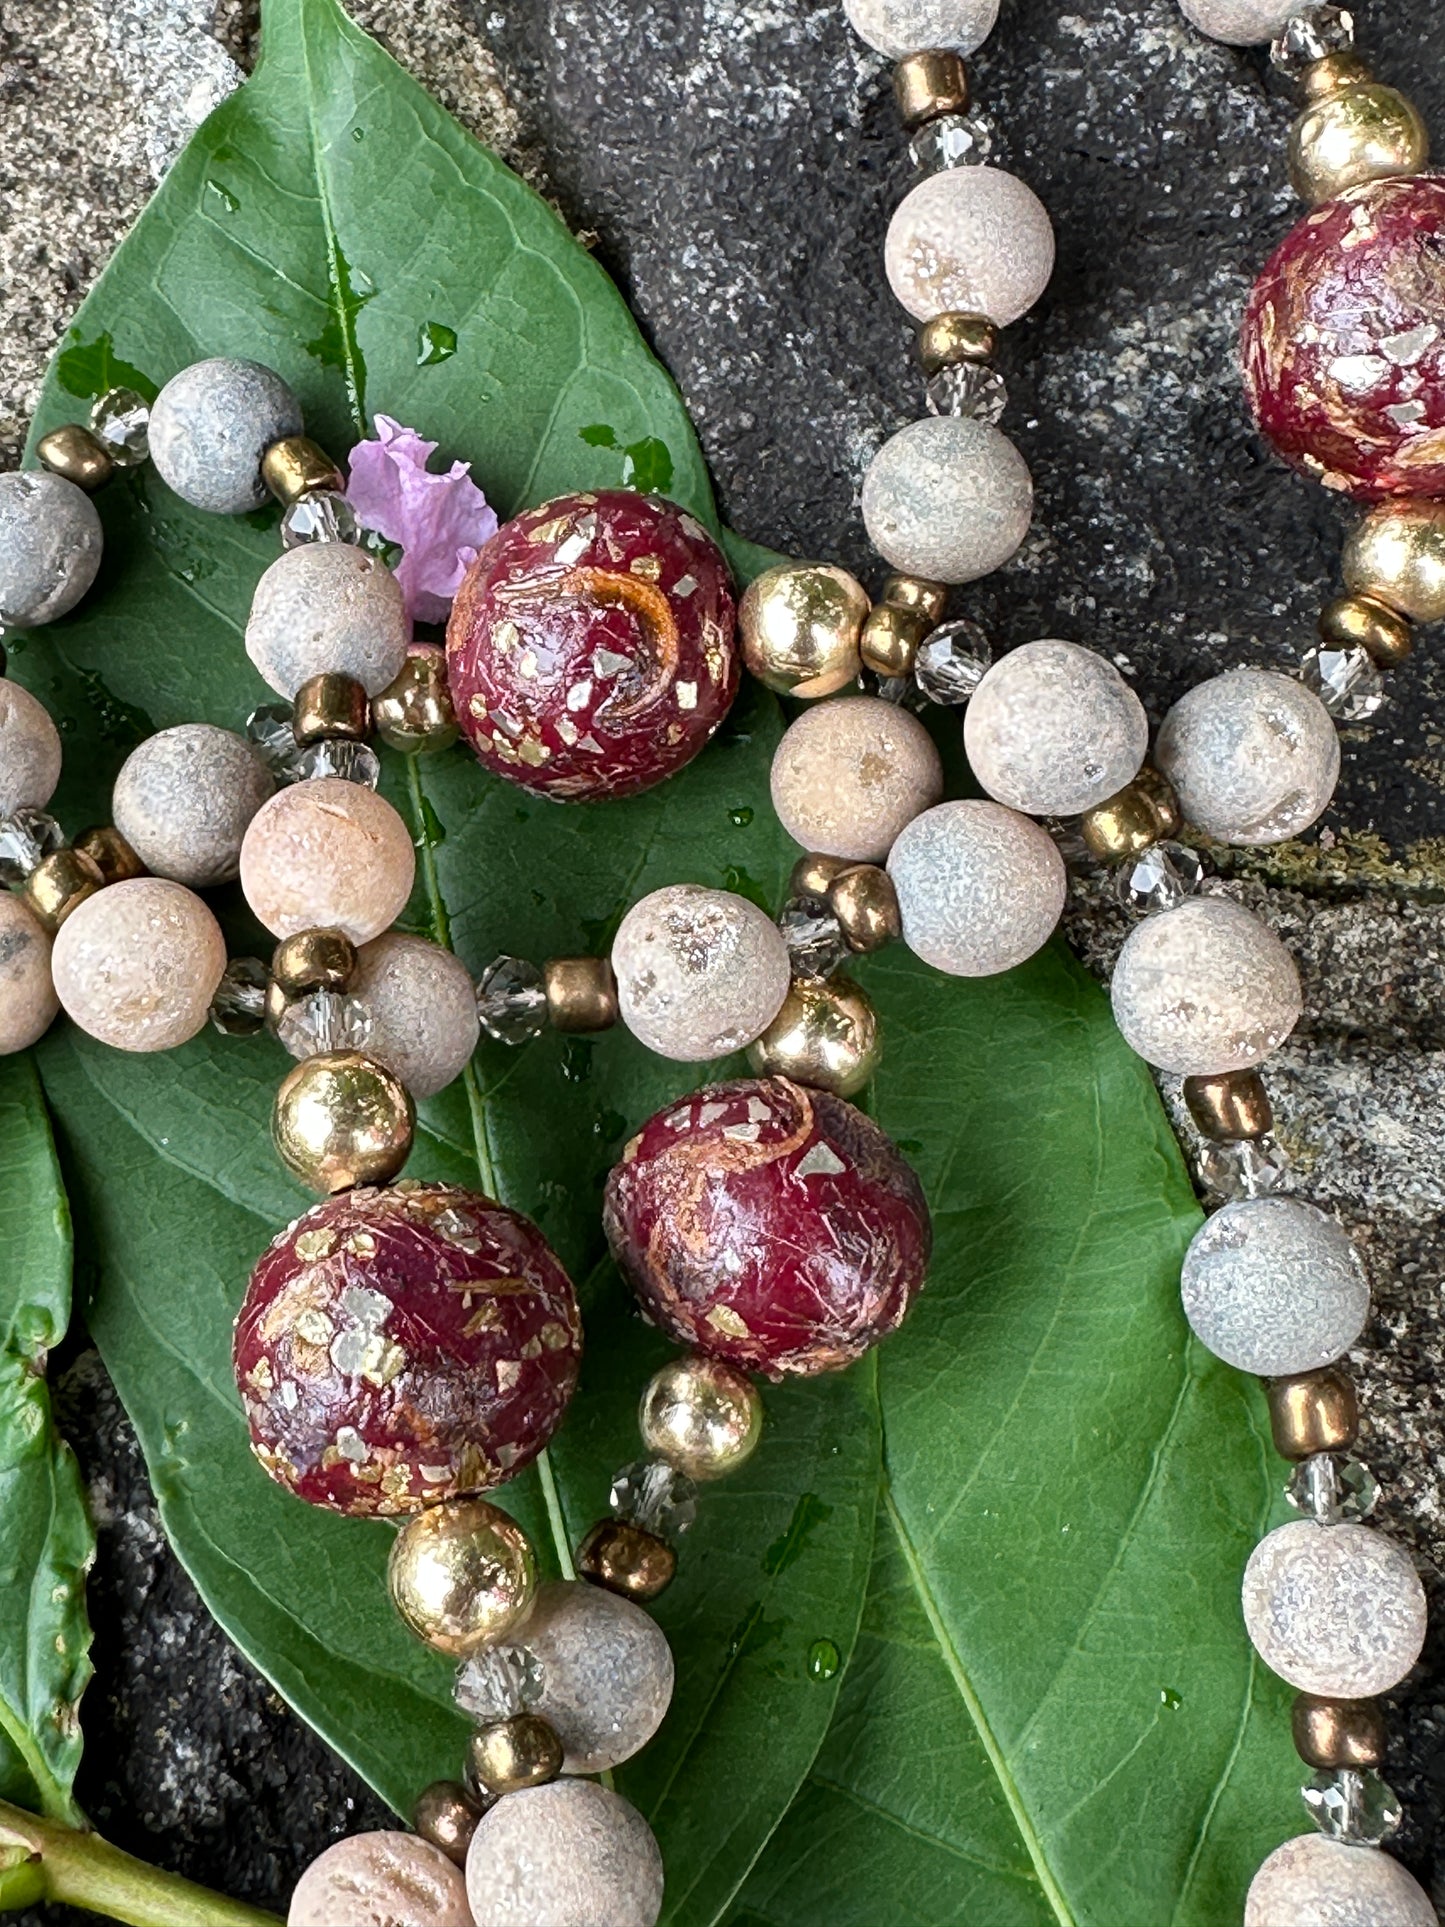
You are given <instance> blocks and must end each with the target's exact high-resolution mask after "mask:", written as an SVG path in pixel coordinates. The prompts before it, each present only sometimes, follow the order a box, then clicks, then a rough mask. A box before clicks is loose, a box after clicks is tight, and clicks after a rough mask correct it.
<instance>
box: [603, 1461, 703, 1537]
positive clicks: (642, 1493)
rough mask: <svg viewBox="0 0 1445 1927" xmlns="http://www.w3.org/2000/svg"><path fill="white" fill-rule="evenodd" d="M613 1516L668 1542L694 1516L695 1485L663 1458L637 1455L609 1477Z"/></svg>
mask: <svg viewBox="0 0 1445 1927" xmlns="http://www.w3.org/2000/svg"><path fill="white" fill-rule="evenodd" d="M611 1505H612V1511H613V1514H614V1516H615V1517H617V1518H619V1519H624V1520H626V1521H627V1523H628V1524H629V1525H634V1526H641V1527H642V1530H643V1531H644V1532H651V1533H653V1534H655V1536H656V1537H657V1538H659V1539H663V1540H666V1541H667V1542H668V1543H671V1541H672V1540H674V1539H678V1538H680V1537H681V1536H682V1534H683V1533H685V1532H688V1531H690V1530H691V1528H692V1526H693V1524H694V1522H695V1521H696V1519H697V1487H696V1485H695V1484H694V1483H693V1481H692V1480H691V1479H690V1478H688V1476H687V1474H686V1473H684V1472H679V1471H678V1470H677V1468H676V1467H675V1466H671V1465H669V1464H668V1462H667V1460H666V1459H636V1460H634V1461H633V1463H632V1464H631V1465H624V1466H623V1468H622V1470H621V1471H620V1472H619V1473H618V1474H617V1476H616V1477H615V1478H614V1479H613V1481H612V1492H611Z"/></svg>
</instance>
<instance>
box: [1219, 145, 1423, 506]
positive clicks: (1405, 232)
mask: <svg viewBox="0 0 1445 1927" xmlns="http://www.w3.org/2000/svg"><path fill="white" fill-rule="evenodd" d="M1241 353H1242V356H1243V361H1244V380H1245V387H1246V390H1247V392H1248V395H1249V400H1250V406H1251V407H1252V408H1253V410H1254V416H1255V420H1256V421H1257V422H1258V423H1259V426H1260V428H1261V429H1262V430H1263V432H1264V433H1265V434H1266V435H1267V436H1268V437H1269V439H1270V441H1272V442H1273V443H1274V445H1275V447H1276V448H1277V449H1278V450H1279V452H1280V453H1281V455H1283V456H1284V457H1285V459H1286V460H1287V461H1290V462H1293V463H1294V465H1295V467H1296V468H1301V469H1304V470H1305V472H1306V473H1307V474H1310V475H1313V476H1315V477H1316V478H1317V479H1318V480H1319V481H1321V482H1323V483H1324V485H1325V487H1326V488H1332V489H1338V490H1340V491H1342V492H1343V493H1345V494H1347V495H1353V496H1355V497H1356V498H1357V499H1358V500H1360V501H1363V502H1376V501H1380V500H1382V499H1383V498H1384V497H1386V496H1388V495H1427V496H1434V495H1445V179H1442V178H1441V177H1440V176H1438V175H1428V174H1427V175H1420V176H1416V177H1415V178H1413V179H1405V180H1391V181H1371V182H1370V183H1368V185H1366V186H1363V187H1354V188H1351V189H1350V190H1349V192H1348V193H1346V194H1342V195H1341V196H1340V198H1339V199H1338V200H1335V201H1328V202H1326V204H1325V205H1324V206H1323V207H1319V208H1316V209H1315V210H1314V212H1313V213H1312V214H1307V215H1306V216H1305V218H1304V219H1303V220H1302V221H1301V222H1300V223H1299V225H1298V226H1297V227H1295V228H1294V229H1293V230H1292V231H1291V233H1290V234H1289V235H1287V236H1286V238H1285V240H1284V242H1283V243H1282V245H1281V246H1280V247H1279V248H1278V249H1277V250H1276V251H1275V253H1274V255H1273V256H1272V257H1271V259H1270V261H1269V264H1268V265H1267V267H1266V268H1265V270H1264V273H1263V274H1262V275H1261V276H1260V277H1259V280H1258V281H1257V282H1256V283H1255V285H1254V291H1253V293H1252V294H1251V295H1250V298H1249V306H1248V308H1247V310H1246V312H1245V319H1244V334H1243V338H1242V342H1241Z"/></svg>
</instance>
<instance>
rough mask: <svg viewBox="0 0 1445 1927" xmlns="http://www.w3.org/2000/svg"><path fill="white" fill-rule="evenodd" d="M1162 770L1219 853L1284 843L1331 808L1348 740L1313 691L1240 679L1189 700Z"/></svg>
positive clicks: (1262, 676) (1271, 679) (1179, 713)
mask: <svg viewBox="0 0 1445 1927" xmlns="http://www.w3.org/2000/svg"><path fill="white" fill-rule="evenodd" d="M1154 760H1155V762H1156V763H1157V764H1158V766H1159V768H1160V769H1161V770H1162V771H1163V772H1164V774H1165V775H1166V776H1167V777H1168V778H1169V780H1170V782H1171V783H1172V784H1173V785H1174V787H1175V789H1176V790H1177V791H1178V792H1179V800H1180V802H1181V803H1182V804H1183V806H1184V814H1185V816H1186V818H1187V819H1188V821H1189V822H1191V823H1194V824H1197V825H1198V827H1199V828H1200V829H1201V830H1203V831H1204V832H1205V833H1206V835H1208V836H1212V837H1214V838H1215V839H1216V840H1217V841H1218V842H1220V843H1283V842H1284V841H1285V839H1286V838H1287V837H1291V836H1298V835H1299V834H1300V833H1301V832H1302V831H1304V830H1307V829H1308V828H1309V826H1310V824H1311V823H1313V822H1314V820H1315V819H1316V817H1318V816H1319V815H1320V813H1321V811H1323V810H1324V809H1325V808H1326V807H1327V806H1328V804H1329V800H1330V798H1331V797H1332V796H1333V795H1334V793H1335V784H1336V782H1337V781H1338V779H1339V774H1340V738H1339V732H1338V730H1336V728H1335V725H1334V720H1333V718H1332V717H1331V715H1330V712H1329V711H1328V710H1327V709H1326V708H1325V706H1324V704H1323V703H1322V702H1321V701H1320V699H1319V697H1318V696H1317V695H1316V694H1315V693H1314V691H1313V690H1312V689H1306V687H1305V686H1304V684H1303V683H1302V682H1296V681H1295V680H1294V678H1293V677H1292V676H1280V675H1277V674H1276V673H1275V672H1274V671H1273V670H1272V669H1231V670H1228V671H1226V673H1225V674H1224V675H1222V676H1211V677H1210V679H1209V680H1208V682H1202V683H1197V684H1196V685H1195V686H1194V688H1193V689H1191V690H1190V691H1189V693H1188V694H1187V695H1185V696H1181V697H1180V699H1179V701H1178V702H1177V703H1175V705H1174V707H1173V708H1172V709H1171V710H1170V712H1169V714H1168V715H1167V716H1166V717H1165V718H1164V721H1163V723H1162V724H1161V725H1160V729H1159V738H1158V741H1157V743H1156V744H1155V749H1154Z"/></svg>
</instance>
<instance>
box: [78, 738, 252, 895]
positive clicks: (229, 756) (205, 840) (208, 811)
mask: <svg viewBox="0 0 1445 1927" xmlns="http://www.w3.org/2000/svg"><path fill="white" fill-rule="evenodd" d="M275 787H276V785H275V782H274V780H273V778H272V776H271V772H270V771H269V770H268V769H267V768H266V766H265V764H264V763H263V762H262V761H261V759H260V757H259V756H257V755H256V753H255V751H254V750H253V749H252V748H251V745H250V744H249V743H248V742H246V741H245V740H244V738H243V737H240V736H235V735H233V734H232V733H231V731H230V730H229V729H217V728H216V727H215V726H214V724H211V723H178V724H177V725H176V727H175V728H174V729H163V730H161V731H160V732H159V734H158V735H155V736H148V737H147V738H146V740H145V741H144V742H143V743H141V744H140V745H139V746H138V747H137V748H135V749H133V750H132V751H131V753H130V755H129V756H128V757H127V758H126V760H125V762H124V764H123V765H122V767H121V772H120V775H119V776H118V777H117V778H116V780H115V792H114V795H113V797H112V799H111V811H112V814H113V816H114V818H115V827H116V828H117V829H118V830H119V831H120V833H121V835H122V836H123V837H124V838H125V840H126V842H127V843H129V845H130V846H131V848H132V849H133V850H134V851H135V853H136V855H137V856H138V857H139V858H140V860H141V862H142V863H143V864H144V865H145V867H146V868H147V869H148V870H149V871H151V872H152V873H153V874H154V875H155V876H158V877H169V878H170V879H171V881H172V882H173V883H188V884H190V886H191V888H192V889H194V890H205V889H208V888H210V887H211V886H212V885H213V884H218V883H230V882H232V881H233V880H234V879H235V876H236V872H237V870H238V869H239V867H240V862H241V839H242V837H244V836H245V834H246V826H247V824H248V823H249V822H250V821H251V818H252V817H253V816H254V815H255V814H256V812H257V810H259V809H260V807H261V805H262V804H263V803H264V802H265V801H266V799H267V797H268V796H270V795H271V793H272V791H273V790H274V789H275Z"/></svg>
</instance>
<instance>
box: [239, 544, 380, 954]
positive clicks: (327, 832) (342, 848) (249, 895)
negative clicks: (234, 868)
mask: <svg viewBox="0 0 1445 1927" xmlns="http://www.w3.org/2000/svg"><path fill="white" fill-rule="evenodd" d="M293 553H294V554H300V553H301V551H300V550H294V551H293ZM415 875H416V852H415V850H414V849H413V847H412V841H411V834H410V832H409V831H408V829H407V827H406V825H405V823H403V822H402V820H401V818H400V817H399V816H398V815H397V813H396V811H395V810H394V809H393V808H392V807H391V805H390V803H388V802H387V801H386V800H385V798H384V797H380V796H377V795H376V794H375V793H374V792H373V791H372V790H369V789H366V788H364V787H363V786H362V785H361V784H360V783H348V782H345V781H344V780H343V779H342V778H341V777H339V776H323V777H319V778H317V779H316V781H314V782H311V783H295V784H293V785H292V786H291V787H290V788H289V789H284V790H280V791H278V792H277V794H276V795H275V796H273V797H272V798H271V800H270V802H269V803H265V804H263V805H262V807H261V808H260V809H259V810H258V811H257V812H256V814H255V816H254V817H253V818H252V819H251V827H250V828H249V829H248V830H247V832H246V840H245V842H244V843H243V844H242V845H241V888H242V889H243V890H244V891H245V893H246V901H247V903H249V904H250V906H251V908H252V910H254V911H255V913H256V915H257V916H258V917H259V918H260V919H261V921H262V923H264V924H265V926H266V928H267V929H268V930H269V931H270V932H271V934H272V935H273V936H276V937H292V936H295V934H296V932H297V931H298V930H312V929H318V928H320V929H333V928H334V929H337V930H344V931H345V932H346V934H347V936H348V937H350V939H351V941H352V942H353V943H369V942H370V940H371V939H372V938H373V937H379V936H380V935H381V933H382V931H383V930H385V929H387V928H388V927H389V926H390V925H391V924H393V923H395V922H396V919H397V918H398V917H399V916H400V915H401V912H402V911H403V910H404V909H405V907H406V900H407V898H408V897H409V896H410V895H411V886H412V883H413V881H414V879H415Z"/></svg>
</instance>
